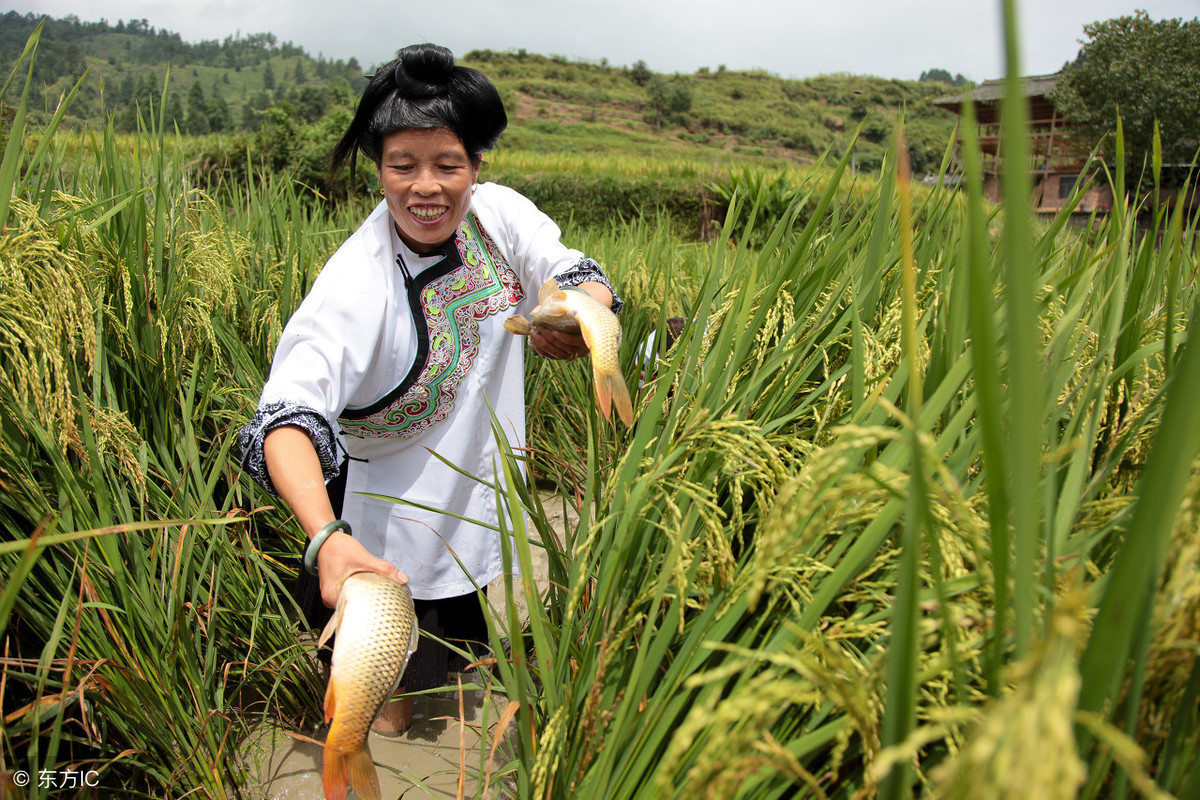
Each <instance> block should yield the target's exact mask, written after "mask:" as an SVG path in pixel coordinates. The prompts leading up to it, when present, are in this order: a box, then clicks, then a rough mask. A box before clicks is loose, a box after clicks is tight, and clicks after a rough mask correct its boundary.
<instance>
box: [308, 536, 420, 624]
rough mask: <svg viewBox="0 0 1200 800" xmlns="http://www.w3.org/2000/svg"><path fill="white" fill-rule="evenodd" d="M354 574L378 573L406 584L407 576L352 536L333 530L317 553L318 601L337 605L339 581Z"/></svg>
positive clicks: (332, 605) (331, 606)
mask: <svg viewBox="0 0 1200 800" xmlns="http://www.w3.org/2000/svg"><path fill="white" fill-rule="evenodd" d="M355 572H377V573H379V574H380V575H383V576H384V577H386V578H392V579H394V580H398V581H400V582H401V583H408V576H407V575H405V574H404V573H403V572H401V571H400V570H399V568H397V567H396V565H395V564H392V563H391V562H389V561H384V560H383V559H382V558H377V557H376V556H373V555H371V554H370V553H369V552H367V548H365V547H363V546H362V543H361V542H359V541H358V540H357V539H355V538H354V537H353V536H350V535H349V534H347V533H345V532H343V531H334V532H333V533H331V534H330V535H329V538H328V539H326V540H325V543H324V544H323V545H321V549H320V550H319V551H317V577H318V578H319V579H320V581H321V602H322V603H324V604H325V605H326V606H328V607H329V608H333V607H335V606H336V605H337V599H338V592H340V591H341V586H342V580H343V579H344V578H345V577H346V576H347V575H350V574H352V573H355Z"/></svg>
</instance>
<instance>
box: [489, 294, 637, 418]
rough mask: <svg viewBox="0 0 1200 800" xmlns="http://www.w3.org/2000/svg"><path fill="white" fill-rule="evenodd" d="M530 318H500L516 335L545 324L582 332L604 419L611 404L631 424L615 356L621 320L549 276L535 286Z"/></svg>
mask: <svg viewBox="0 0 1200 800" xmlns="http://www.w3.org/2000/svg"><path fill="white" fill-rule="evenodd" d="M530 317H531V319H526V318H525V317H523V316H521V315H520V314H515V315H513V316H511V317H509V318H508V319H506V320H505V321H504V328H505V330H507V331H508V332H509V333H515V334H517V335H518V336H528V335H529V334H530V333H532V332H533V329H534V328H548V329H550V330H554V331H561V332H564V333H578V334H582V335H583V341H584V342H586V343H587V346H588V350H589V351H590V352H591V356H592V380H593V381H594V382H595V385H596V399H597V400H598V401H600V412H601V413H602V414H604V418H605V419H612V410H611V407H612V406H613V405H615V406H616V407H617V414H618V415H619V416H620V417H621V421H622V422H624V423H625V424H626V425H632V424H633V402H632V401H631V400H630V397H629V387H627V386H626V385H625V377H624V376H623V375H622V374H621V362H620V359H619V357H618V353H619V349H620V345H621V323H619V322H618V321H617V315H616V314H614V313H613V312H612V310H611V309H609V308H606V307H605V306H604V304H603V303H600V302H597V301H596V299H595V298H593V297H592V296H591V295H590V294H587V293H586V292H568V291H565V290H563V289H559V288H558V282H557V281H555V280H554V279H553V278H551V279H550V280H548V281H546V282H545V283H543V284H542V287H541V288H540V289H539V290H538V304H537V307H536V308H534V309H533V311H532V312H531V313H530Z"/></svg>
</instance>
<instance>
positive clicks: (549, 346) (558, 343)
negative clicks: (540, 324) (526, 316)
mask: <svg viewBox="0 0 1200 800" xmlns="http://www.w3.org/2000/svg"><path fill="white" fill-rule="evenodd" d="M529 344H530V346H531V347H533V351H534V352H535V353H537V354H538V355H540V356H545V357H546V358H553V359H558V360H562V361H569V360H571V359H573V358H579V357H580V356H582V355H584V354H585V353H587V351H588V346H587V343H586V342H584V341H583V336H582V334H578V333H563V332H562V331H553V330H549V329H545V328H534V329H533V332H532V333H531V334H530V335H529Z"/></svg>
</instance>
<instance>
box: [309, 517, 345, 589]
mask: <svg viewBox="0 0 1200 800" xmlns="http://www.w3.org/2000/svg"><path fill="white" fill-rule="evenodd" d="M334 531H345V532H346V533H350V523H349V522H346V520H344V519H335V520H334V521H333V522H331V523H329V524H328V525H326V526H325V527H324V528H321V530H319V531H317V535H316V536H314V537H313V538H312V541H311V542H309V543H308V547H305V548H304V571H305V572H307V573H308V574H309V575H316V574H317V553H318V552H320V550H321V545H323V544H325V540H326V539H328V538H329V534H331V533H333V532H334Z"/></svg>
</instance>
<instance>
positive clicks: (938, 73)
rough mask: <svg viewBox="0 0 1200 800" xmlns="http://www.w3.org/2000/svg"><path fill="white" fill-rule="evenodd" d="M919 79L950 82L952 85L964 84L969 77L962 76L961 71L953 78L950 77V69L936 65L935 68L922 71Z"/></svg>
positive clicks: (920, 80) (922, 80)
mask: <svg viewBox="0 0 1200 800" xmlns="http://www.w3.org/2000/svg"><path fill="white" fill-rule="evenodd" d="M917 81H918V82H920V83H927V82H931V81H936V82H938V83H946V84H949V85H950V86H962V85H963V84H964V83H966V82H967V79H966V78H964V77H963V76H962V73H961V72H960V73H958V74H957V75H955V76H954V77H953V78H952V77H950V71H949V70H946V69H938V68H936V67H935V68H933V69H929V70H925V71H924V72H922V73H921V77H920V78H918V79H917Z"/></svg>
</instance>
